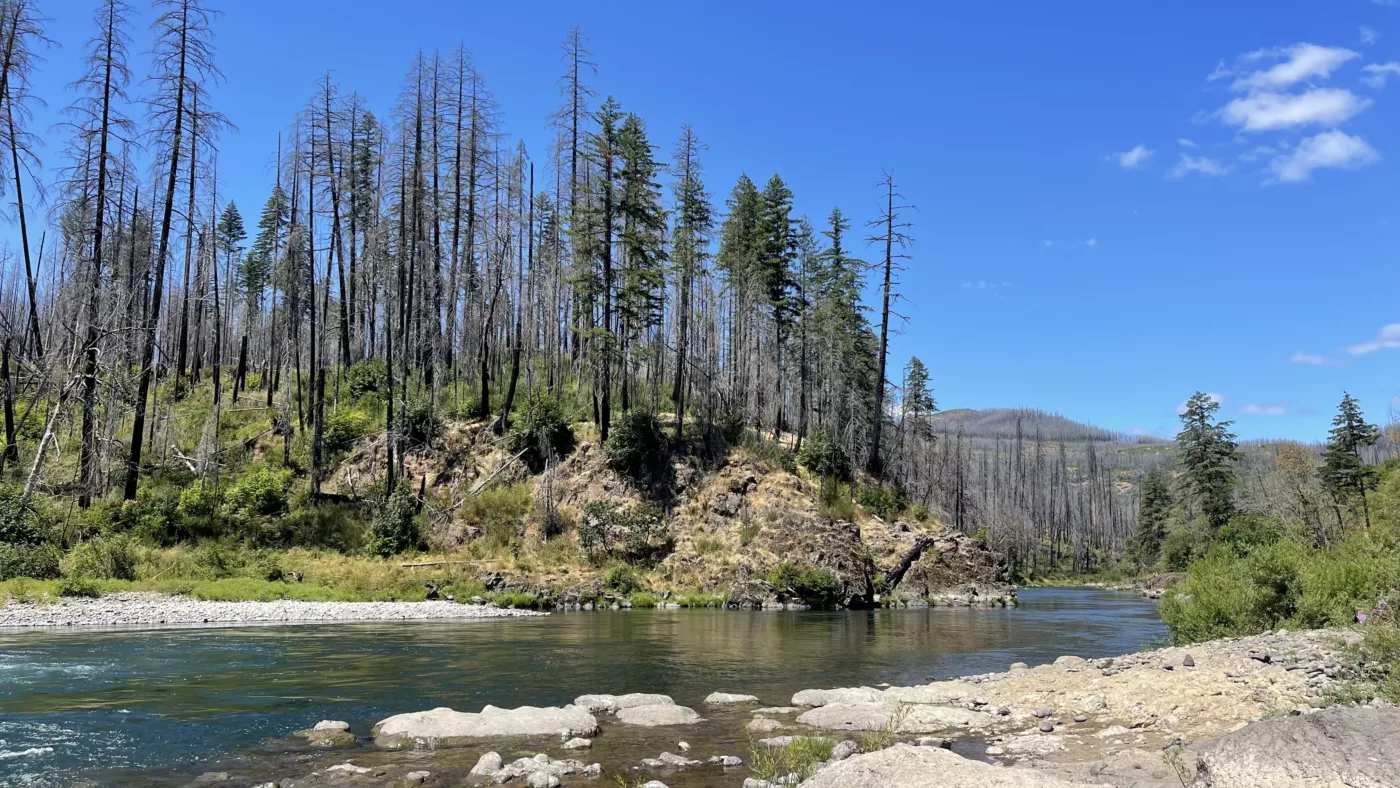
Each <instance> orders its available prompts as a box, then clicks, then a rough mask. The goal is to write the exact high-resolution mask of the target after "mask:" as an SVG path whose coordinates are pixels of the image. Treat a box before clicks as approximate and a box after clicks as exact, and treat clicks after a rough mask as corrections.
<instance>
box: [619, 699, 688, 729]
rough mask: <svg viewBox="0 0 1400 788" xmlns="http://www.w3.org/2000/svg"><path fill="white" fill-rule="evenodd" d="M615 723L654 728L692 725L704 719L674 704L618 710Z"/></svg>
mask: <svg viewBox="0 0 1400 788" xmlns="http://www.w3.org/2000/svg"><path fill="white" fill-rule="evenodd" d="M617 721H618V722H620V723H622V724H624V725H639V726H642V727H645V728H654V727H657V726H660V725H693V724H695V723H697V722H703V721H704V719H703V718H702V717H701V716H700V715H699V714H696V713H695V710H694V709H691V708H687V707H685V706H677V705H675V704H664V703H658V704H653V705H650V706H630V707H628V708H625V709H619V710H618V712H617Z"/></svg>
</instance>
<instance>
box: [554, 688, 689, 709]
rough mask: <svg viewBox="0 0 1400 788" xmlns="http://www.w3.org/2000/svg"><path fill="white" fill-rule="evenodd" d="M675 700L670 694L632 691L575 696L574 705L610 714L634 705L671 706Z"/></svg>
mask: <svg viewBox="0 0 1400 788" xmlns="http://www.w3.org/2000/svg"><path fill="white" fill-rule="evenodd" d="M674 704H675V701H674V700H671V696H670V695H654V694H651V693H646V692H631V693H628V694H626V695H580V696H578V697H577V698H574V705H575V706H578V707H579V708H581V709H585V710H587V711H590V712H592V713H594V714H597V713H598V712H600V711H603V712H607V713H609V714H614V713H616V712H617V711H618V710H619V709H630V708H632V707H634V706H671V705H674Z"/></svg>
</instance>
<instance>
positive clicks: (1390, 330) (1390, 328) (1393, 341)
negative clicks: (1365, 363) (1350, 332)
mask: <svg viewBox="0 0 1400 788" xmlns="http://www.w3.org/2000/svg"><path fill="white" fill-rule="evenodd" d="M1393 348H1400V323H1391V324H1390V325H1386V326H1382V327H1381V330H1380V333H1379V334H1377V335H1376V338H1375V339H1372V340H1371V341H1369V342H1362V343H1361V344H1359V345H1348V346H1347V352H1348V353H1350V354H1352V355H1353V356H1364V355H1366V354H1367V353H1374V352H1376V351H1377V350H1385V349H1393Z"/></svg>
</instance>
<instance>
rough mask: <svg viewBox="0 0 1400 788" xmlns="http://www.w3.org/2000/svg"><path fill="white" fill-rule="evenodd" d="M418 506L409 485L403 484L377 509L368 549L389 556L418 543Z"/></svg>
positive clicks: (371, 526) (370, 531)
mask: <svg viewBox="0 0 1400 788" xmlns="http://www.w3.org/2000/svg"><path fill="white" fill-rule="evenodd" d="M416 509H417V506H416V505H415V502H414V500H413V494H412V493H411V492H409V489H408V486H407V485H403V484H401V485H399V486H398V487H397V488H396V489H395V490H394V492H393V494H392V495H390V496H389V497H388V498H387V499H385V500H384V502H383V503H381V504H380V505H379V508H378V511H376V512H375V513H374V520H373V521H372V522H371V524H370V528H369V538H368V540H367V541H368V545H367V547H368V549H369V551H370V552H371V553H373V554H375V555H379V556H384V557H386V558H387V557H389V556H391V555H397V554H399V553H402V552H403V551H405V550H409V549H411V548H414V547H417V546H418V540H419V533H418V517H417V511H416Z"/></svg>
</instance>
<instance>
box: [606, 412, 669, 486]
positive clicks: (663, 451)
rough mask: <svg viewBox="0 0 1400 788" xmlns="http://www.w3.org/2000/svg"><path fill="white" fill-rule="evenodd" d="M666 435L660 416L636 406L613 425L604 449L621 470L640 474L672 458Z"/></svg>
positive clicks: (613, 466) (614, 465)
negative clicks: (669, 456)
mask: <svg viewBox="0 0 1400 788" xmlns="http://www.w3.org/2000/svg"><path fill="white" fill-rule="evenodd" d="M668 452H669V447H668V445H667V442H666V436H665V435H663V434H662V432H661V425H660V424H658V423H657V421H656V417H655V416H653V415H651V414H650V413H648V412H647V411H646V410H643V409H641V408H634V409H633V410H630V411H628V412H626V413H624V414H622V417H621V418H619V419H618V420H617V423H616V424H613V425H612V430H611V432H609V433H608V440H607V443H605V444H603V453H604V454H605V455H606V456H607V458H608V465H609V466H610V467H611V468H612V469H613V470H615V471H617V472H618V473H625V474H627V475H629V476H632V477H633V478H640V477H642V476H643V475H645V474H646V473H647V472H648V471H649V470H650V469H651V468H653V467H656V466H658V465H661V464H662V463H664V462H666V461H667V459H668Z"/></svg>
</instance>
